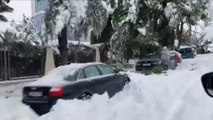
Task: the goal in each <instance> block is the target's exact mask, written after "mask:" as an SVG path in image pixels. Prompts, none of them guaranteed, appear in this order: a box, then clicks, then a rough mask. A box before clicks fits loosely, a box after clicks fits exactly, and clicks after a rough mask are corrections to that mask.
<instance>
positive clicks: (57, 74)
mask: <svg viewBox="0 0 213 120" xmlns="http://www.w3.org/2000/svg"><path fill="white" fill-rule="evenodd" d="M92 65H106V64H104V63H99V62H91V63H71V64H69V65H64V66H59V67H58V68H55V69H53V70H51V71H50V72H49V73H48V74H47V75H45V76H43V77H41V78H40V79H38V80H37V81H35V82H33V83H32V84H31V85H32V86H40V85H48V86H54V85H59V84H67V83H68V82H69V81H66V80H64V79H65V77H67V76H72V75H75V74H76V72H79V70H81V69H84V68H85V67H88V66H92Z"/></svg>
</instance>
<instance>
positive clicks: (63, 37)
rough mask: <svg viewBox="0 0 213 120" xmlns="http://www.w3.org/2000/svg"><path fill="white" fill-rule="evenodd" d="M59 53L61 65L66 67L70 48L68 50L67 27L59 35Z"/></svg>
mask: <svg viewBox="0 0 213 120" xmlns="http://www.w3.org/2000/svg"><path fill="white" fill-rule="evenodd" d="M58 43H59V51H60V65H66V64H67V62H68V48H67V27H66V26H65V27H64V28H63V29H62V31H61V34H59V35H58Z"/></svg>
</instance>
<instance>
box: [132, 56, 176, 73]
mask: <svg viewBox="0 0 213 120" xmlns="http://www.w3.org/2000/svg"><path fill="white" fill-rule="evenodd" d="M158 66H162V67H163V68H164V69H165V70H167V69H172V70H174V69H175V68H176V66H177V63H176V62H175V61H174V60H173V59H172V57H171V56H170V55H169V54H168V52H161V53H159V54H152V55H147V56H145V57H143V58H142V59H141V60H139V61H138V62H137V63H136V67H135V70H136V71H138V72H143V71H146V70H152V69H153V68H155V67H158Z"/></svg>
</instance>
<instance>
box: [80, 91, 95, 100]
mask: <svg viewBox="0 0 213 120" xmlns="http://www.w3.org/2000/svg"><path fill="white" fill-rule="evenodd" d="M91 98H92V94H90V93H87V92H85V93H83V94H81V95H80V96H79V97H78V99H81V100H89V99H91Z"/></svg>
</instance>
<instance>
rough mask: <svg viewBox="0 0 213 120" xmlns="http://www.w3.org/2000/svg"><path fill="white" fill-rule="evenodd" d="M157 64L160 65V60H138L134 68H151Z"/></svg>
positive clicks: (139, 69)
mask: <svg viewBox="0 0 213 120" xmlns="http://www.w3.org/2000/svg"><path fill="white" fill-rule="evenodd" d="M158 65H160V60H148V61H140V62H138V63H137V65H136V70H137V71H142V70H151V69H153V68H154V67H155V66H158Z"/></svg>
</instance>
